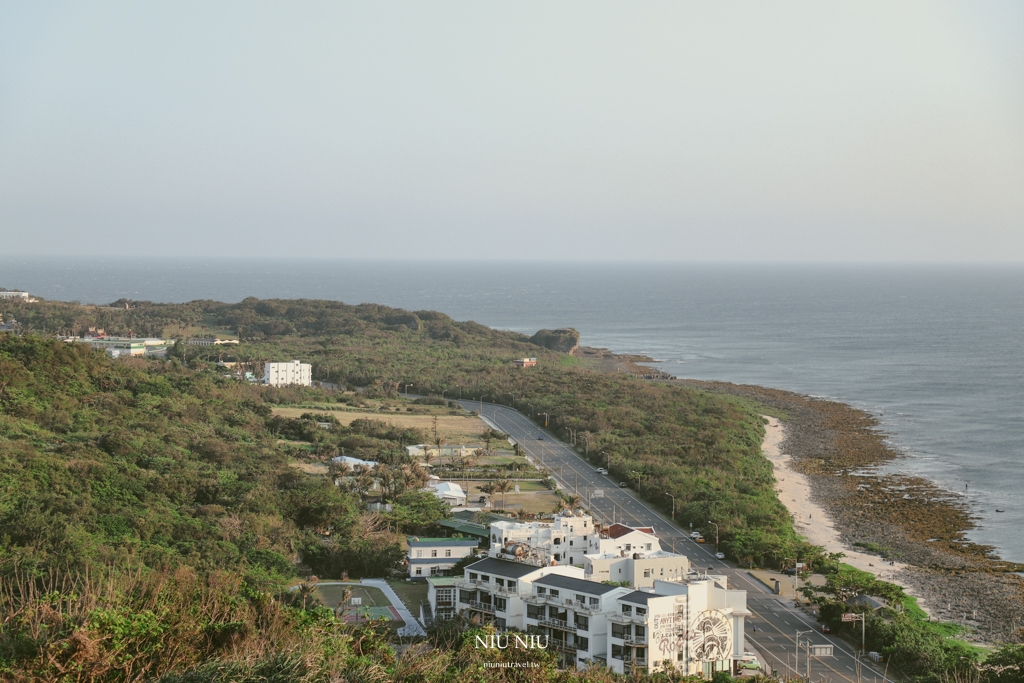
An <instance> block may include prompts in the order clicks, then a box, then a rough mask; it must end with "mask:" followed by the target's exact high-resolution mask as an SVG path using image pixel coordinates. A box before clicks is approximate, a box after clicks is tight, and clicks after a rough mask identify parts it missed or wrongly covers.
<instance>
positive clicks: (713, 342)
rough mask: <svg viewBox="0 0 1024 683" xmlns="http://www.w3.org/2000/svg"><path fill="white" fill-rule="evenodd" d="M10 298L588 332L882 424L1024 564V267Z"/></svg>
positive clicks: (480, 272) (218, 271)
mask: <svg viewBox="0 0 1024 683" xmlns="http://www.w3.org/2000/svg"><path fill="white" fill-rule="evenodd" d="M0 286H2V287H7V288H20V289H27V290H29V291H30V292H32V293H33V294H36V295H39V296H42V297H45V298H51V299H63V300H79V301H82V302H87V303H108V302H111V301H115V300H117V299H119V298H122V297H124V298H130V299H136V300H151V301H188V300H192V299H215V300H220V301H231V302H234V301H240V300H241V299H243V298H245V297H247V296H255V297H260V298H298V297H304V298H322V299H336V300H340V301H344V302H346V303H362V302H374V303H381V304H387V305H391V306H397V307H401V308H408V309H413V310H421V309H433V310H439V311H442V312H444V313H446V314H448V315H450V316H452V317H453V318H455V319H457V320H475V321H477V322H479V323H482V324H485V325H489V326H492V327H497V328H501V329H509V330H516V331H520V332H527V333H533V332H534V331H536V330H538V329H540V328H545V327H546V328H554V327H575V328H576V329H578V330H579V331H580V333H581V335H582V339H581V343H583V344H585V345H588V346H603V347H607V348H609V349H611V350H613V351H617V352H629V353H646V354H648V355H650V356H652V357H654V358H656V359H658V361H659V365H660V367H661V368H662V369H664V370H665V371H666V372H669V373H672V374H674V375H677V376H679V377H691V378H697V379H713V380H724V381H729V382H737V383H742V384H759V385H763V386H770V387H776V388H780V389H788V390H791V391H796V392H800V393H804V394H810V395H814V396H821V397H827V398H830V399H835V400H838V401H843V402H845V403H849V404H851V405H853V406H855V407H857V408H862V409H864V410H867V411H869V412H871V413H873V414H875V415H877V416H879V418H880V420H881V424H882V427H883V429H884V431H885V432H886V434H887V435H888V436H889V438H890V439H891V442H892V443H893V445H894V446H896V447H897V448H899V449H900V450H901V451H903V452H904V453H905V454H906V457H905V458H903V459H901V460H899V461H898V462H897V463H896V464H895V465H894V468H895V469H900V470H903V471H906V472H910V473H913V474H919V475H923V476H926V477H928V478H930V479H932V480H933V481H935V482H936V483H937V484H939V485H940V486H943V487H946V488H948V489H949V490H951V491H955V492H958V493H960V494H962V495H965V496H966V497H967V500H969V502H970V504H971V505H972V507H973V508H974V510H975V511H976V513H977V515H978V524H979V527H978V529H977V530H976V531H974V532H972V534H971V539H972V540H974V541H976V542H979V543H986V544H991V545H994V546H996V547H997V548H998V549H999V552H1000V554H1001V555H1002V556H1003V557H1004V558H1005V559H1008V560H1013V561H1017V562H1024V534H1020V533H1019V531H1018V529H1019V528H1020V526H1021V523H1022V522H1024V501H1022V499H1021V497H1020V496H1019V495H1018V490H1019V487H1021V485H1022V484H1024V335H1022V332H1024V267H1011V266H1002V267H994V266H984V267H982V266H971V267H969V266H918V265H915V266H900V265H886V266H810V265H772V266H769V265H696V264H640V263H626V264H610V263H559V262H531V263H506V262H500V261H493V262H481V263H470V262H423V261H420V262H391V261H317V260H309V261H270V260H245V261H243V260H212V259H205V260H204V259H195V260H160V259H144V260H140V259H132V260H129V259H88V258H83V259H78V260H70V259H43V258H33V259H30V258H16V257H3V258H0ZM965 487H966V489H965ZM996 509H1001V510H1005V512H1004V513H997V512H995V510H996Z"/></svg>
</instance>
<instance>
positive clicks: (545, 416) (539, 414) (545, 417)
mask: <svg viewBox="0 0 1024 683" xmlns="http://www.w3.org/2000/svg"><path fill="white" fill-rule="evenodd" d="M541 415H543V416H544V426H545V427H547V426H548V418H549V417H550V415H548V414H547V413H537V416H538V417H540V416H541Z"/></svg>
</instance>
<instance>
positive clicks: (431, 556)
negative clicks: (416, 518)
mask: <svg viewBox="0 0 1024 683" xmlns="http://www.w3.org/2000/svg"><path fill="white" fill-rule="evenodd" d="M406 542H407V543H408V545H409V554H408V557H407V558H406V559H407V562H408V564H409V578H410V579H425V578H427V577H428V576H444V575H445V574H447V573H448V572H449V571H451V568H452V567H454V566H455V564H456V563H457V562H458V561H459V560H461V559H462V558H464V557H467V556H469V555H472V554H473V550H474V549H475V548H476V547H477V545H479V541H477V540H476V539H475V538H421V537H416V536H411V537H409V538H408V539H406Z"/></svg>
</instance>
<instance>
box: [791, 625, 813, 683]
mask: <svg viewBox="0 0 1024 683" xmlns="http://www.w3.org/2000/svg"><path fill="white" fill-rule="evenodd" d="M808 633H814V631H797V632H796V662H795V665H794V666H793V671H794V672H795V673H796V675H797V676H799V675H800V637H801V636H805V635H807V634H808ZM810 658H811V655H810V651H808V654H807V659H808V660H810ZM810 670H811V665H810V663H808V664H807V673H808V677H807V679H808V681H810Z"/></svg>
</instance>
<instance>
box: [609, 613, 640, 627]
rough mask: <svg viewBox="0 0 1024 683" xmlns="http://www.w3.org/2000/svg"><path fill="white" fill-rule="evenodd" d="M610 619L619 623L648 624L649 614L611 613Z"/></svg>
mask: <svg viewBox="0 0 1024 683" xmlns="http://www.w3.org/2000/svg"><path fill="white" fill-rule="evenodd" d="M608 621H614V622H615V623H618V624H641V625H643V624H646V623H647V615H646V614H643V615H640V616H637V615H635V614H609V615H608Z"/></svg>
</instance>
